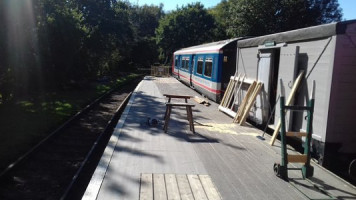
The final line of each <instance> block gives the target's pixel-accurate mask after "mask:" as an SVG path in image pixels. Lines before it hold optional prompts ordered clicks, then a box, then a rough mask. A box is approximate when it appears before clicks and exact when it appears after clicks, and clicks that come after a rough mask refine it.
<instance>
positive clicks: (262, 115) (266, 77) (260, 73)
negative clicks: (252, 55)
mask: <svg viewBox="0 0 356 200" xmlns="http://www.w3.org/2000/svg"><path fill="white" fill-rule="evenodd" d="M271 56H272V55H271V53H261V54H259V62H258V68H257V80H258V81H259V82H262V83H263V88H262V90H261V92H260V94H259V95H258V96H257V99H256V107H257V110H256V120H257V123H258V124H262V123H264V122H265V121H266V119H267V118H268V115H269V107H270V106H269V100H268V94H269V84H270V77H271V76H270V73H271V61H272V59H271Z"/></svg>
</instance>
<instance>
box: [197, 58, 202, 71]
mask: <svg viewBox="0 0 356 200" xmlns="http://www.w3.org/2000/svg"><path fill="white" fill-rule="evenodd" d="M202 73H203V58H198V63H197V74H202Z"/></svg>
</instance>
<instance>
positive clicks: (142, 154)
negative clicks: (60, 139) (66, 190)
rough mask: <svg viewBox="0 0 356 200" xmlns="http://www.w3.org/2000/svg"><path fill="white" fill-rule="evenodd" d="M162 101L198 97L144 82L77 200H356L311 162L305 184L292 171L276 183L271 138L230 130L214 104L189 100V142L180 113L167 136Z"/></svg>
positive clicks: (163, 82) (171, 85)
mask: <svg viewBox="0 0 356 200" xmlns="http://www.w3.org/2000/svg"><path fill="white" fill-rule="evenodd" d="M163 94H177V95H190V96H197V95H199V94H197V93H196V92H195V91H193V90H192V89H190V88H189V87H187V86H185V85H183V84H182V83H180V82H179V81H177V80H176V79H174V78H157V77H145V79H144V80H143V81H142V82H141V83H140V84H139V85H138V86H137V88H136V90H135V91H134V93H133V94H132V96H131V98H130V101H129V103H128V105H127V106H126V108H125V111H124V113H123V114H122V116H121V118H120V120H119V122H118V124H117V126H116V128H115V130H114V133H113V135H112V137H111V139H110V141H109V143H108V145H107V147H106V149H105V152H104V154H103V156H102V158H101V160H100V163H99V164H98V166H97V168H96V170H95V173H94V174H93V176H92V179H91V181H90V183H89V185H88V187H87V189H86V192H85V194H84V196H83V199H130V200H131V199H132V200H138V199H153V198H155V199H158V197H159V198H160V199H193V198H195V199H224V200H235V199H273V200H275V199H281V200H284V199H356V188H355V187H354V186H352V185H351V184H349V183H347V182H346V181H344V180H342V179H341V178H339V177H337V176H336V175H334V174H332V173H331V172H329V171H328V170H326V169H324V168H323V167H321V166H319V165H317V164H315V163H314V162H312V163H311V165H312V166H313V167H314V176H313V177H312V178H310V179H309V180H304V179H303V178H302V173H301V172H300V171H291V172H290V174H289V182H287V181H284V180H282V179H280V178H278V177H277V176H276V175H275V174H274V172H273V164H274V163H275V162H279V161H280V159H281V155H280V144H279V143H278V142H276V143H275V146H273V147H272V146H270V145H269V139H270V138H269V136H266V137H265V138H266V140H264V141H262V140H260V139H258V138H256V136H257V135H261V134H262V131H261V130H259V129H256V128H254V127H252V126H248V125H247V126H239V125H237V124H233V123H232V120H233V119H232V118H230V117H229V116H227V115H225V114H224V113H222V112H219V111H218V105H217V104H216V103H214V102H211V105H210V106H205V105H201V104H198V103H197V102H195V101H193V100H192V99H190V100H188V102H189V103H192V104H195V107H194V108H193V117H194V126H195V134H194V133H193V132H192V131H190V128H189V122H188V121H187V117H186V110H185V109H175V110H174V111H173V112H172V114H171V120H170V123H169V129H168V131H167V133H165V132H164V130H163V125H164V119H163V118H164V114H165V102H166V98H165V97H164V96H163ZM172 101H177V102H179V101H180V100H172ZM183 101H184V100H182V102H183ZM152 119H156V120H157V123H150V122H151V121H152ZM288 149H289V150H288V151H289V153H292V154H293V153H294V154H297V153H296V152H293V151H294V150H293V149H292V148H291V147H289V148H288ZM296 167H297V166H296ZM172 180H173V181H172ZM184 181H185V182H186V183H188V184H186V185H185V186H187V187H183V186H182V184H183V183H185V182H184ZM209 181H210V182H209ZM172 183H173V186H172ZM199 184H200V186H199ZM183 185H184V184H183ZM172 188H173V189H172ZM174 188H176V189H174ZM197 195H199V196H198V197H197ZM209 195H210V196H211V195H212V196H213V198H209V197H210V196H209Z"/></svg>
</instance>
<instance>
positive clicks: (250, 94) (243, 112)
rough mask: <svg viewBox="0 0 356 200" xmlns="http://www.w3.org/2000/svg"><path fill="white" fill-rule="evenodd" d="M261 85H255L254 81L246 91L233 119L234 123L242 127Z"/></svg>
mask: <svg viewBox="0 0 356 200" xmlns="http://www.w3.org/2000/svg"><path fill="white" fill-rule="evenodd" d="M262 86H263V83H261V82H259V83H257V82H256V81H254V82H253V83H252V84H251V85H250V87H249V88H248V90H247V93H246V96H245V98H244V99H243V100H242V102H241V104H240V106H239V109H238V111H237V114H236V116H235V118H234V122H235V123H239V124H240V125H243V124H244V123H245V122H246V118H247V116H248V113H249V112H250V109H251V107H252V105H253V104H254V103H255V101H256V97H257V95H258V94H259V93H260V92H261V89H262Z"/></svg>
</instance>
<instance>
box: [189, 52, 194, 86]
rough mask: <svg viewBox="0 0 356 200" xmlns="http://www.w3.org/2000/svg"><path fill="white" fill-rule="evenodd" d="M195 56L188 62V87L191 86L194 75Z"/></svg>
mask: <svg viewBox="0 0 356 200" xmlns="http://www.w3.org/2000/svg"><path fill="white" fill-rule="evenodd" d="M194 64H195V55H194V54H193V55H192V61H191V62H190V68H189V74H190V79H189V80H190V86H191V87H192V86H193V73H194Z"/></svg>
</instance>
